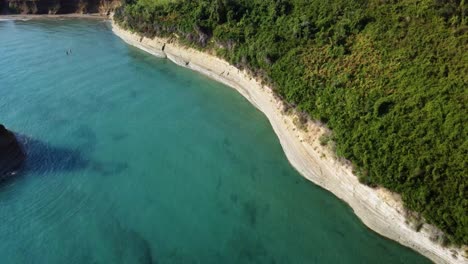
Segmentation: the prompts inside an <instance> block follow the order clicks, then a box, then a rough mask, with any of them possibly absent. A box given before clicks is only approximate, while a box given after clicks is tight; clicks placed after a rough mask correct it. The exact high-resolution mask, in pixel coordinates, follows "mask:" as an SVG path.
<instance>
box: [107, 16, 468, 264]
mask: <svg viewBox="0 0 468 264" xmlns="http://www.w3.org/2000/svg"><path fill="white" fill-rule="evenodd" d="M112 30H113V32H114V33H115V34H116V35H117V36H119V37H120V38H121V39H122V40H124V41H125V42H127V43H128V44H130V45H132V46H135V47H137V48H139V49H142V50H144V51H146V52H148V53H150V54H152V55H154V56H157V57H160V58H168V59H169V60H171V61H173V62H174V63H176V64H178V65H180V66H182V67H186V68H189V69H192V70H194V71H197V72H199V73H202V74H204V75H206V76H208V77H210V78H212V79H214V80H216V81H219V82H221V83H223V84H225V85H227V86H230V87H232V88H234V89H236V90H237V91H238V92H239V93H241V94H242V95H243V96H244V97H245V98H246V99H247V100H249V101H250V102H251V103H252V104H253V105H254V106H255V107H256V108H258V109H259V110H260V111H262V112H263V113H264V114H265V115H266V117H267V118H268V120H269V121H270V124H271V126H272V127H273V129H274V131H275V133H276V134H277V136H278V138H279V140H280V142H281V146H282V147H283V150H284V152H285V153H286V156H287V158H288V160H289V162H290V163H291V164H292V165H293V166H294V168H296V170H297V171H299V173H300V174H302V175H303V176H304V177H306V178H307V179H309V180H310V181H312V182H314V183H315V184H317V185H319V186H321V187H323V188H325V189H327V190H328V191H330V192H332V193H333V194H334V195H335V196H337V197H338V198H340V199H342V200H343V201H345V202H346V203H347V204H349V205H350V206H351V208H352V209H353V210H354V213H355V214H356V215H357V216H358V217H359V218H360V219H361V220H362V222H364V224H365V225H366V226H368V227H369V228H370V229H372V230H374V231H375V232H377V233H379V234H381V235H383V236H385V237H388V238H390V239H392V240H395V241H397V242H399V243H400V244H403V245H405V246H408V247H410V248H412V249H414V250H416V251H418V252H419V253H421V254H422V255H424V256H426V257H428V258H429V259H431V260H432V261H434V262H436V263H467V261H468V260H467V259H466V258H465V257H463V251H464V250H463V249H459V248H454V247H442V246H441V245H440V244H438V243H436V242H433V241H432V240H431V237H432V239H434V230H436V229H435V228H434V227H432V226H430V225H428V224H424V225H423V226H422V228H421V229H420V231H419V232H417V231H415V230H414V228H411V227H410V225H408V224H407V220H406V217H405V210H404V208H403V205H402V202H401V199H400V198H399V196H398V195H396V194H393V193H390V192H389V191H387V190H385V189H382V188H378V189H372V188H370V187H368V186H365V185H363V184H361V183H359V181H358V178H357V177H356V176H355V175H353V173H352V168H351V166H350V165H348V164H347V162H342V161H340V160H339V159H337V158H336V157H335V155H334V154H333V152H332V151H331V150H330V148H327V147H324V146H321V145H320V142H319V138H320V136H321V135H322V134H323V133H326V132H327V129H326V128H325V127H324V126H323V125H320V124H318V123H315V122H312V121H308V122H307V124H305V125H304V126H305V129H304V128H301V129H299V128H298V125H296V124H298V122H297V115H295V114H294V113H285V112H284V111H283V110H284V107H283V103H282V102H281V101H280V100H279V99H277V98H276V97H275V96H274V94H273V92H272V90H271V89H270V88H268V87H266V86H264V85H262V84H261V82H259V81H257V80H255V79H254V78H252V77H251V76H250V75H249V74H248V73H246V72H245V71H241V70H239V69H237V68H236V67H234V66H232V65H230V64H229V63H228V62H226V61H224V60H222V59H219V58H217V57H215V56H213V55H210V54H207V53H203V52H200V51H197V50H194V49H191V48H187V47H184V46H182V45H179V44H178V43H177V41H170V40H169V39H163V38H154V39H149V38H146V37H142V36H139V35H137V34H134V33H131V32H129V31H126V30H124V29H122V28H120V27H119V26H117V25H116V24H115V23H112Z"/></svg>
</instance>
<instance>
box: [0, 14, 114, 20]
mask: <svg viewBox="0 0 468 264" xmlns="http://www.w3.org/2000/svg"><path fill="white" fill-rule="evenodd" d="M70 18H83V19H108V16H106V15H101V14H99V13H95V14H59V15H0V21H2V20H22V21H26V20H38V19H40V20H46V19H53V20H56V19H70Z"/></svg>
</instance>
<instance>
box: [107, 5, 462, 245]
mask: <svg viewBox="0 0 468 264" xmlns="http://www.w3.org/2000/svg"><path fill="white" fill-rule="evenodd" d="M465 10H466V4H465V1H464V0H461V1H460V0H400V1H382V0H330V1H323V0H310V1H303V0H238V1H235V0H199V1H189V0H179V1H177V0H175V1H158V0H133V1H129V0H127V4H125V5H124V6H123V7H122V8H121V9H120V10H118V12H117V13H116V16H115V18H116V20H117V21H118V22H119V23H120V24H121V25H123V26H125V27H128V28H130V29H132V30H135V31H137V32H140V33H143V34H145V35H147V36H154V35H158V36H169V35H171V34H173V33H176V34H177V35H178V36H180V40H181V41H182V42H184V43H186V44H187V45H191V46H193V47H195V48H198V49H211V50H213V51H216V52H217V54H218V55H219V56H222V57H223V58H225V59H226V60H228V61H230V62H231V63H232V64H234V65H237V66H238V67H242V68H246V69H248V70H250V71H251V72H252V73H253V74H257V75H260V76H261V77H263V78H264V79H265V80H267V81H269V82H270V85H271V86H272V87H274V89H275V91H276V93H277V94H278V95H279V96H281V97H282V98H283V99H284V100H286V101H287V102H289V103H290V104H292V105H294V106H296V107H297V108H298V109H300V110H302V111H304V112H307V113H308V114H310V116H311V117H313V118H316V119H320V120H322V121H325V122H327V124H328V126H329V127H330V128H332V130H333V133H334V135H333V139H334V140H336V149H337V152H338V154H339V155H340V156H343V157H346V158H348V159H350V160H351V161H352V162H353V163H354V164H355V166H356V168H357V174H358V176H359V178H360V179H361V180H362V181H363V182H365V183H367V184H370V185H373V186H374V185H381V186H384V187H386V188H388V189H391V190H393V191H395V192H398V193H400V194H401V195H402V197H403V200H404V202H405V204H406V205H407V207H409V208H410V209H412V210H415V211H417V212H420V213H421V214H422V215H423V216H424V217H425V218H426V219H427V220H428V221H430V222H431V223H433V224H435V225H437V226H438V227H440V228H441V229H442V230H444V231H445V232H446V234H447V236H448V238H449V239H450V240H451V241H453V242H456V243H463V244H468V215H467V212H468V194H467V188H468V165H467V158H466V157H467V154H468V140H467V135H468V131H467V130H468V129H467V127H468V125H467V124H468V120H467V107H466V102H467V99H468V89H467V85H468V70H467V65H468V52H467V51H468V34H467V32H468V26H467V20H466V11H465Z"/></svg>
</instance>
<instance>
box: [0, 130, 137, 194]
mask: <svg viewBox="0 0 468 264" xmlns="http://www.w3.org/2000/svg"><path fill="white" fill-rule="evenodd" d="M16 137H17V139H18V142H19V143H20V145H21V147H22V149H23V151H24V153H25V155H26V159H25V161H24V162H23V164H22V165H21V167H20V168H19V169H18V170H17V171H16V172H14V173H12V175H10V176H9V177H7V178H4V179H3V180H2V181H0V187H1V185H3V184H5V183H7V182H10V181H13V180H15V179H18V178H19V177H22V176H23V175H26V174H28V173H34V174H35V175H40V176H42V175H50V174H54V173H57V172H74V171H81V170H87V169H88V170H90V171H92V172H96V173H98V174H99V175H101V176H112V175H114V174H117V173H121V172H122V171H124V170H126V169H127V168H128V164H127V163H121V162H99V161H93V160H91V159H90V158H89V157H87V156H85V155H84V154H83V152H82V151H81V149H82V148H81V147H80V148H76V149H74V148H67V147H61V146H54V145H52V144H49V143H47V142H44V141H41V140H38V139H34V138H31V137H28V136H24V135H18V134H16ZM84 145H85V146H87V147H90V146H89V144H84Z"/></svg>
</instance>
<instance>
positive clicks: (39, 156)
mask: <svg viewBox="0 0 468 264" xmlns="http://www.w3.org/2000/svg"><path fill="white" fill-rule="evenodd" d="M17 138H18V141H19V142H20V144H21V146H22V147H23V151H24V152H25V154H26V160H25V162H24V164H23V167H22V169H21V171H20V172H21V173H27V172H34V173H38V174H44V173H50V172H56V171H77V170H82V169H84V168H86V167H88V166H89V163H90V161H89V160H88V159H86V158H85V157H84V156H83V155H82V154H81V152H80V151H79V150H76V149H70V148H65V147H57V146H53V145H51V144H48V143H46V142H43V141H40V140H37V139H33V138H30V137H27V136H23V135H17Z"/></svg>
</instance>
